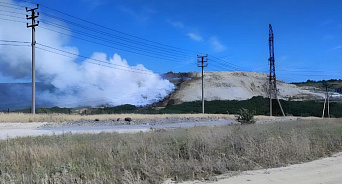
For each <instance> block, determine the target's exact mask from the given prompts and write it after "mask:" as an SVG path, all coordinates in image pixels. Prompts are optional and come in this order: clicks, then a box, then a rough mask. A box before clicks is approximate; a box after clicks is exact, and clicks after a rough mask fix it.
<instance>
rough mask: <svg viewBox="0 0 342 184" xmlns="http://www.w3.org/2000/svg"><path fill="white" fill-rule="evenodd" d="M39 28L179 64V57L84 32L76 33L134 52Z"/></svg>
mask: <svg viewBox="0 0 342 184" xmlns="http://www.w3.org/2000/svg"><path fill="white" fill-rule="evenodd" d="M43 23H44V22H43ZM41 28H43V29H46V30H48V31H52V32H56V33H59V34H62V35H66V36H70V37H73V38H76V39H79V40H83V41H87V42H90V43H94V44H98V45H102V46H105V47H110V48H114V49H118V50H122V51H126V52H131V53H134V54H138V55H144V56H149V57H156V56H154V55H157V56H158V58H159V59H165V58H161V57H166V58H167V59H166V60H169V61H175V62H179V61H178V60H179V57H181V56H178V57H177V56H176V57H172V56H173V54H172V53H167V52H160V51H153V50H150V49H146V48H142V47H136V46H131V45H128V44H125V43H121V42H116V41H112V40H108V39H105V38H102V37H98V36H95V35H91V34H88V33H85V32H81V31H77V32H76V33H78V34H81V35H85V36H88V37H90V38H93V39H95V40H99V41H103V42H106V43H110V44H115V45H119V46H122V47H125V48H127V49H133V50H135V51H130V50H127V49H123V48H119V47H113V46H110V45H105V44H102V43H99V42H94V41H91V40H88V39H84V38H81V37H78V36H74V35H71V34H67V33H64V32H60V31H56V30H52V29H50V28H47V27H45V26H41ZM65 30H67V29H66V28H65ZM136 51H142V52H144V53H150V54H153V55H150V54H142V53H138V52H136ZM169 58H171V59H175V60H170V59H169ZM183 58H184V57H183ZM185 58H186V57H185Z"/></svg>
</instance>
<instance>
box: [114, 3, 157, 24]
mask: <svg viewBox="0 0 342 184" xmlns="http://www.w3.org/2000/svg"><path fill="white" fill-rule="evenodd" d="M120 10H121V11H122V12H124V13H126V14H128V15H129V16H131V17H133V18H134V19H136V20H137V21H139V22H146V21H148V20H149V19H150V17H151V15H152V14H154V13H155V11H154V10H153V9H152V8H150V7H142V8H141V9H139V10H135V9H132V8H129V7H126V6H121V7H120Z"/></svg>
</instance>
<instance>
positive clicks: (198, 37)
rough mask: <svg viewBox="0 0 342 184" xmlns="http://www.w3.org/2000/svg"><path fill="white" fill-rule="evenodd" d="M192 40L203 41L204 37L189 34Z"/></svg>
mask: <svg viewBox="0 0 342 184" xmlns="http://www.w3.org/2000/svg"><path fill="white" fill-rule="evenodd" d="M187 35H188V36H189V37H190V38H191V39H193V40H195V41H198V42H199V41H202V40H203V39H202V37H201V35H199V34H195V33H188V34H187Z"/></svg>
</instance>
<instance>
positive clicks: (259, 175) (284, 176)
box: [169, 152, 342, 184]
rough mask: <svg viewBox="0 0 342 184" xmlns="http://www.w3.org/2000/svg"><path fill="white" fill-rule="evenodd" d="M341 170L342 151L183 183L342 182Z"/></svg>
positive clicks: (331, 183)
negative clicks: (316, 157)
mask: <svg viewBox="0 0 342 184" xmlns="http://www.w3.org/2000/svg"><path fill="white" fill-rule="evenodd" d="M341 171H342V152H341V153H338V154H335V155H333V156H332V157H328V158H323V159H320V160H316V161H313V162H309V163H304V164H296V165H291V166H288V167H281V168H273V169H262V170H255V171H246V172H242V173H241V174H240V175H237V176H233V177H229V178H227V176H224V175H223V176H221V177H219V179H218V181H217V182H200V181H190V182H184V183H183V184H195V183H196V184H204V183H214V184H236V183H238V184H275V183H276V184H289V183H295V184H336V183H342V173H341ZM169 183H171V182H169Z"/></svg>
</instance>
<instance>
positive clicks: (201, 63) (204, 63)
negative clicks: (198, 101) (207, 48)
mask: <svg viewBox="0 0 342 184" xmlns="http://www.w3.org/2000/svg"><path fill="white" fill-rule="evenodd" d="M207 57H208V54H207V55H205V56H199V55H197V58H198V59H199V58H201V60H197V62H198V63H197V66H198V67H201V68H202V114H204V67H207V66H208V63H207V62H208V60H207ZM204 58H205V60H204Z"/></svg>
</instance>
